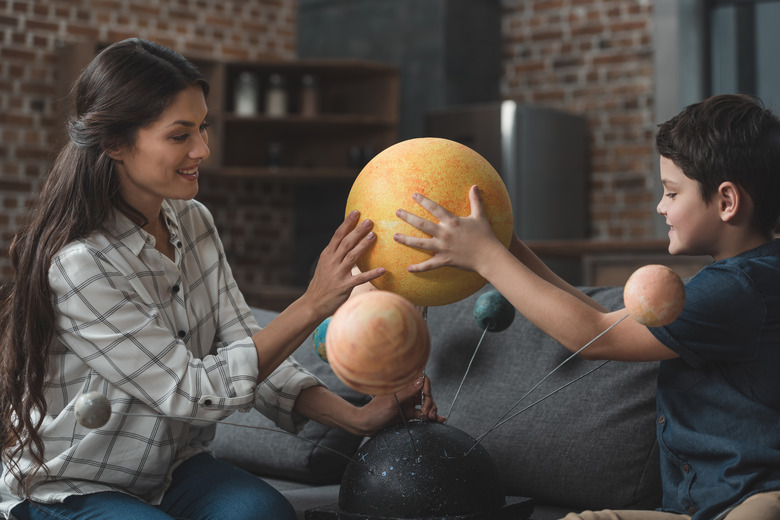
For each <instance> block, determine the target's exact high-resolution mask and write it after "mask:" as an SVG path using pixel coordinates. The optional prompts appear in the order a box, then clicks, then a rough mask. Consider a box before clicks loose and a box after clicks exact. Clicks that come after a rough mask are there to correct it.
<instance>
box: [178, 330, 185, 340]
mask: <svg viewBox="0 0 780 520" xmlns="http://www.w3.org/2000/svg"><path fill="white" fill-rule="evenodd" d="M186 335H187V333H186V332H184V331H183V330H180V331H179V337H180V338H183V337H184V336H186Z"/></svg>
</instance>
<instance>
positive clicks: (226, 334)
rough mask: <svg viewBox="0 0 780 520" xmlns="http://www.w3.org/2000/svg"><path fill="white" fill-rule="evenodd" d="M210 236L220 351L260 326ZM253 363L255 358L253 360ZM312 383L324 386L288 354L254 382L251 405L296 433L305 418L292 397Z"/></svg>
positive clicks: (219, 245) (219, 244)
mask: <svg viewBox="0 0 780 520" xmlns="http://www.w3.org/2000/svg"><path fill="white" fill-rule="evenodd" d="M200 208H201V216H202V218H203V219H204V222H203V224H205V226H206V227H207V228H208V229H213V228H214V222H213V219H212V217H211V214H210V213H209V212H208V210H207V209H206V208H205V207H203V206H200ZM209 236H210V237H211V238H212V239H213V240H214V242H215V244H214V245H215V247H216V249H217V250H218V251H219V253H220V261H219V263H220V269H219V272H220V273H221V274H220V276H221V277H222V279H221V280H220V282H219V287H220V289H219V306H218V307H219V309H220V315H219V327H218V330H217V343H216V345H215V348H216V349H217V350H219V349H220V348H224V347H225V346H226V345H230V344H232V343H233V342H235V341H241V340H246V339H247V335H248V334H254V333H256V332H257V331H259V330H260V327H259V326H258V325H257V322H256V320H255V319H254V316H253V314H252V312H251V309H250V308H249V305H247V303H246V300H245V298H244V296H243V294H242V293H241V291H240V290H239V289H238V284H237V283H236V281H235V278H234V277H233V272H232V269H231V268H230V265H229V263H228V262H227V261H226V259H225V254H224V249H223V246H222V242H221V241H220V239H219V235H218V234H217V233H211V234H210V235H209ZM256 364H257V360H255V365H256ZM312 386H325V384H324V383H323V382H322V381H321V380H320V379H318V378H316V377H315V376H314V375H312V374H311V373H309V372H308V371H307V370H306V369H304V368H303V367H302V366H301V365H300V364H298V362H297V361H295V359H294V358H292V357H290V358H288V359H287V360H285V361H283V362H282V364H281V365H279V367H277V369H276V370H274V371H273V372H272V373H271V375H270V376H268V378H267V379H266V380H265V381H261V382H260V383H259V384H258V385H257V387H256V389H255V392H254V408H255V409H256V410H257V411H259V412H260V413H262V414H263V415H265V416H266V417H268V419H270V420H272V421H273V422H274V424H276V425H277V426H279V427H280V428H284V429H285V430H287V431H290V432H296V433H297V432H298V431H300V430H301V429H302V428H303V426H304V425H305V424H306V422H307V419H306V418H304V417H303V416H302V415H300V414H297V413H295V412H293V407H294V406H295V400H296V399H297V397H298V395H299V394H300V393H301V392H302V391H303V390H305V389H306V388H309V387H312Z"/></svg>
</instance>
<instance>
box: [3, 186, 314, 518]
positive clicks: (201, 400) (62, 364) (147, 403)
mask: <svg viewBox="0 0 780 520" xmlns="http://www.w3.org/2000/svg"><path fill="white" fill-rule="evenodd" d="M163 210H164V212H165V216H166V217H167V223H168V228H169V230H170V234H171V243H172V244H174V245H175V246H176V258H175V261H171V260H170V259H168V258H167V257H165V256H164V255H162V254H161V253H160V252H159V251H157V250H156V249H155V247H154V238H153V237H152V236H151V235H149V234H148V233H146V232H145V231H144V230H143V229H141V228H140V227H139V226H137V225H135V224H133V223H132V222H131V221H130V220H129V219H128V218H127V217H125V216H124V215H122V214H121V213H119V212H115V217H114V219H112V222H110V223H108V224H107V225H106V226H105V227H104V228H103V229H101V230H100V231H98V232H95V233H93V234H92V235H91V236H89V237H88V238H87V239H85V240H78V241H75V242H73V243H71V244H69V245H68V246H66V247H65V248H64V249H63V250H62V251H60V252H59V253H58V254H57V255H56V256H55V258H54V260H53V262H52V265H51V267H50V270H49V282H50V284H51V288H52V301H53V304H54V309H55V314H56V325H57V330H56V339H55V341H54V342H53V344H52V345H51V347H50V354H49V361H48V366H49V373H48V376H47V382H46V400H47V402H48V410H47V415H46V417H45V418H44V422H43V427H42V429H41V435H42V437H43V440H44V442H45V446H46V451H45V457H46V460H47V465H46V467H47V469H48V472H49V474H48V477H46V476H45V473H44V472H43V471H41V472H40V473H39V477H40V479H39V480H38V482H37V483H36V485H35V488H34V490H33V493H32V497H31V498H32V499H33V500H36V501H40V502H59V501H62V500H63V499H65V498H66V497H67V496H69V495H73V494H86V493H94V492H99V491H108V490H115V491H122V492H126V493H131V494H133V495H136V496H138V497H140V498H141V499H143V500H146V501H148V502H150V503H152V504H158V503H159V502H160V500H161V498H162V495H163V493H164V491H165V490H166V489H167V487H168V485H169V483H170V478H171V473H172V472H173V469H174V468H175V467H176V466H177V465H178V464H180V463H181V462H182V461H184V460H186V459H187V458H189V457H192V456H193V455H196V454H198V453H201V452H204V451H208V448H207V445H208V443H209V442H210V441H211V440H212V439H213V438H214V433H215V431H216V427H215V426H214V424H206V423H200V425H199V423H198V419H215V420H219V419H223V418H225V417H227V416H228V415H230V414H231V413H232V412H234V411H236V410H239V411H248V410H250V409H251V408H252V407H253V406H254V407H255V408H256V409H258V410H259V411H260V412H261V413H263V414H264V415H266V416H267V417H269V418H270V419H271V420H273V421H274V422H275V423H276V424H277V425H278V426H280V427H282V428H284V429H286V430H288V431H296V432H297V431H299V430H300V428H302V427H303V424H304V423H305V419H304V418H303V417H301V416H299V415H297V414H294V413H293V412H292V408H293V405H294V403H295V399H296V397H297V395H298V394H299V392H300V391H301V390H303V389H304V388H307V387H309V386H313V385H318V384H321V382H320V381H319V380H317V379H316V378H314V377H313V376H311V375H310V374H308V373H307V372H305V371H304V370H303V369H302V368H301V367H300V366H299V365H297V364H296V363H295V361H294V360H293V359H292V358H290V359H288V360H287V361H285V362H284V363H282V365H281V366H280V367H279V368H278V369H277V370H276V371H274V373H273V374H272V375H271V376H269V377H268V379H267V380H265V381H263V382H262V383H260V384H258V382H257V377H258V367H257V353H256V350H255V347H254V343H253V342H252V339H251V336H252V335H253V334H254V333H255V332H257V331H258V330H259V327H258V325H257V323H256V322H255V320H254V318H253V317H252V314H251V312H250V310H249V307H248V306H247V304H246V302H245V301H244V298H243V296H242V295H241V293H240V291H239V290H238V288H237V287H236V283H235V280H234V279H233V275H232V273H231V271H230V267H229V266H228V264H227V262H226V260H225V254H224V251H223V248H222V244H221V242H220V239H219V235H218V234H217V231H216V229H215V227H214V222H213V220H212V217H211V215H210V213H209V212H208V211H207V210H206V209H205V208H204V207H203V206H202V205H201V204H200V203H198V202H195V201H165V203H164V204H163ZM90 391H98V392H101V393H103V394H104V395H106V396H107V397H108V399H109V401H110V402H111V405H112V409H113V411H114V412H118V411H121V412H126V413H139V414H140V413H146V414H167V415H177V416H185V417H191V418H192V420H174V419H166V418H163V417H129V416H124V415H120V414H117V413H114V414H112V416H111V418H110V420H109V421H108V423H107V424H106V425H105V426H104V427H102V428H99V429H96V430H89V429H87V428H84V427H82V426H80V425H79V424H78V423H77V422H76V418H75V415H74V412H73V404H74V401H75V400H76V399H77V398H78V397H79V396H80V395H81V394H83V393H86V392H90ZM29 462H30V461H29V460H28V459H23V460H21V466H22V467H25V466H27V464H29ZM17 493H18V487H17V486H16V483H15V481H14V480H13V479H12V478H11V476H10V474H7V473H6V474H4V478H3V479H2V482H0V494H1V495H2V502H0V514H6V515H7V514H8V512H9V511H10V510H11V509H12V508H13V506H15V505H16V504H18V502H19V500H20V499H19V498H18V495H17Z"/></svg>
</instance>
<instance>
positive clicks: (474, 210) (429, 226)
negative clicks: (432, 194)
mask: <svg viewBox="0 0 780 520" xmlns="http://www.w3.org/2000/svg"><path fill="white" fill-rule="evenodd" d="M412 198H413V199H414V200H415V202H417V203H418V204H419V205H420V206H422V207H423V208H425V209H426V210H427V211H428V213H430V214H431V215H433V216H434V217H436V219H438V221H439V223H438V224H436V223H435V222H432V221H430V220H425V219H424V218H422V217H418V216H417V215H413V214H411V213H409V212H408V211H405V210H403V209H399V210H398V211H397V212H396V215H397V216H398V218H400V219H401V220H403V221H404V222H406V223H408V224H410V225H412V226H414V227H415V228H417V229H419V230H420V231H422V232H423V233H425V234H427V235H430V238H419V237H410V236H408V235H403V234H401V233H396V234H395V235H394V237H393V239H394V240H395V241H396V242H398V243H400V244H404V245H407V246H410V247H414V248H418V249H425V250H428V251H431V252H432V253H433V257H431V258H430V259H428V260H426V261H424V262H421V263H419V264H414V265H410V266H409V267H408V269H409V272H413V273H415V272H424V271H430V270H431V269H436V268H437V267H442V266H452V267H459V268H461V269H466V270H469V271H476V272H479V270H480V265H481V263H482V262H484V261H485V260H486V259H488V258H489V256H490V253H489V251H490V249H491V248H492V247H495V246H496V245H498V246H500V247H502V248H503V245H502V244H501V243H500V242H499V241H498V239H497V238H496V236H495V235H494V234H493V230H492V228H491V227H490V222H488V220H487V218H486V217H485V214H484V211H483V207H482V200H481V199H480V196H479V189H478V188H477V187H476V186H472V187H471V189H470V190H469V202H470V204H471V215H469V216H468V217H458V216H456V215H453V214H452V213H450V212H449V211H447V210H446V209H444V208H443V207H441V206H440V205H439V204H437V203H436V202H434V201H432V200H430V199H428V198H426V197H424V196H422V195H420V194H419V193H415V194H414V195H413V196H412Z"/></svg>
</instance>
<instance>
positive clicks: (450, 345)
mask: <svg viewBox="0 0 780 520" xmlns="http://www.w3.org/2000/svg"><path fill="white" fill-rule="evenodd" d="M487 290H491V288H490V287H489V286H488V287H486V288H485V289H483V290H482V291H480V293H478V294H476V295H474V296H472V297H470V298H467V299H466V300H463V301H461V302H458V303H457V304H453V305H448V306H443V307H432V308H430V309H429V310H428V325H429V328H430V331H431V338H432V350H431V358H430V360H429V362H428V368H427V372H428V374H429V375H430V376H431V378H432V382H433V390H434V395H435V398H436V402H437V405H438V408H439V412H440V413H441V414H445V415H446V414H447V413H448V410H449V408H450V406H451V403H452V400H453V397H454V395H455V392H456V391H457V388H458V385H459V384H460V382H461V379H462V378H463V375H464V373H465V371H466V367H467V366H468V363H469V360H470V359H471V356H472V354H473V353H474V350H475V348H476V345H477V343H478V342H479V339H480V336H481V335H482V332H483V331H482V330H481V329H480V328H479V326H478V325H477V322H476V320H475V319H474V316H473V308H474V304H475V302H476V300H477V298H478V296H479V294H481V293H482V292H484V291H487ZM585 291H586V292H587V293H589V294H591V295H592V296H593V297H594V298H595V299H597V300H598V301H600V302H601V303H602V304H603V305H605V306H606V307H607V308H610V309H618V308H622V307H623V301H622V288H601V289H585ZM618 326H620V325H618ZM569 355H570V352H569V351H568V350H566V349H565V348H563V347H562V346H561V345H560V344H558V343H557V342H556V341H554V340H552V339H551V338H550V337H549V336H547V335H546V334H544V333H543V332H541V331H540V330H539V329H537V328H536V327H535V326H533V325H532V324H531V323H530V322H528V321H527V320H526V319H524V318H523V317H522V316H521V315H519V314H516V317H515V320H514V322H513V323H512V325H511V326H510V327H509V328H508V329H506V330H504V331H502V332H497V333H491V332H488V333H487V334H486V336H485V338H484V340H483V342H482V345H481V347H480V350H479V352H478V353H477V356H476V358H475V359H474V362H473V365H472V367H471V371H470V373H469V375H468V377H467V379H466V380H465V382H464V384H463V387H462V390H461V391H460V394H459V396H458V399H457V401H456V402H455V404H454V408H453V409H452V413H451V414H450V416H449V417H448V421H447V422H448V424H450V425H451V426H455V427H458V428H460V429H462V430H464V431H465V432H466V433H468V434H470V435H472V436H473V437H475V438H477V437H478V436H479V435H481V434H483V433H485V432H487V431H488V430H489V429H490V427H491V426H492V425H493V424H494V423H495V422H496V421H498V419H499V418H500V417H501V416H502V415H503V414H504V413H505V412H507V411H508V410H509V409H510V408H511V407H512V406H513V405H514V404H515V403H516V402H517V401H518V400H519V399H520V398H521V397H522V396H523V394H525V393H526V392H527V391H528V390H530V389H531V387H533V386H534V385H535V384H536V383H538V382H539V381H540V380H541V379H542V378H543V377H544V376H545V375H546V374H548V372H550V371H551V370H552V369H554V368H555V367H556V366H558V365H559V364H560V363H561V362H562V361H563V360H565V359H566V358H567V357H568V356H569ZM600 363H601V362H598V361H586V360H583V359H580V358H575V359H573V360H571V361H570V362H569V363H567V364H566V365H564V366H563V367H562V368H561V369H560V370H558V371H557V372H556V373H555V374H554V375H552V376H551V377H550V378H549V379H547V380H546V381H545V382H544V383H543V384H542V385H541V386H540V387H539V388H537V389H536V390H535V391H534V392H533V393H532V394H530V395H529V396H528V397H527V398H525V399H524V400H523V402H522V403H521V404H520V405H519V406H518V407H517V408H516V409H515V410H520V409H522V408H524V407H526V406H528V405H530V404H532V403H534V402H535V401H536V400H537V399H539V398H540V397H544V396H545V395H547V394H548V393H550V392H551V391H553V390H555V389H557V388H559V387H560V386H562V385H563V384H565V383H566V382H569V381H571V380H573V379H574V378H576V377H578V376H580V375H582V374H584V373H586V372H587V371H588V370H590V369H591V368H593V367H595V366H597V365H598V364H600ZM656 372H657V363H621V362H610V363H608V364H606V365H605V366H604V367H603V368H599V369H598V370H597V371H595V372H594V373H592V374H590V375H588V376H586V377H585V378H583V379H582V380H580V381H577V382H575V383H573V384H572V385H571V386H568V387H566V388H564V389H562V390H561V391H559V392H558V393H556V394H554V395H552V396H550V397H549V398H547V399H545V400H544V401H541V402H540V403H539V404H537V405H534V406H532V407H531V408H529V409H528V410H527V411H525V412H523V413H521V414H520V415H518V416H517V417H515V418H514V419H512V420H510V421H509V422H508V423H506V424H504V425H503V426H501V427H499V428H498V429H496V430H495V431H493V432H492V433H490V434H489V435H487V436H486V437H485V439H484V440H483V441H482V444H483V446H484V447H485V448H486V449H487V451H488V452H489V453H490V454H491V456H492V457H493V458H494V459H495V461H496V462H497V463H498V466H499V468H500V471H501V472H502V474H503V477H504V482H505V485H506V487H507V494H509V495H519V496H530V497H533V498H535V499H536V500H537V502H539V503H547V504H556V505H561V506H566V507H571V508H572V509H601V508H607V507H609V508H629V507H630V508H654V507H657V506H658V505H660V496H661V488H660V470H659V466H658V464H659V462H658V461H659V454H658V447H657V445H656V441H655V426H654V424H655V382H656V381H655V378H656Z"/></svg>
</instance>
